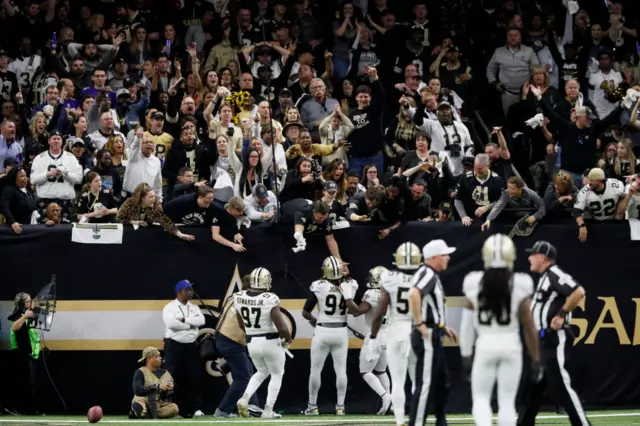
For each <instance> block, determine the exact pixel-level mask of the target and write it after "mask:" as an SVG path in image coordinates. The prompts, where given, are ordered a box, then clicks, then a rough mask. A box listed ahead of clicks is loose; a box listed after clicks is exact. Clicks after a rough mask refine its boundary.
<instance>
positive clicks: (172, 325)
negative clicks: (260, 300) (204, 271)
mask: <svg viewBox="0 0 640 426" xmlns="http://www.w3.org/2000/svg"><path fill="white" fill-rule="evenodd" d="M192 287H193V283H191V282H190V281H189V280H180V281H178V282H177V283H176V285H175V294H176V298H175V299H174V300H173V301H171V302H169V303H168V304H167V305H165V307H164V309H163V310H162V319H163V320H164V325H165V327H166V330H165V333H164V358H165V360H164V363H165V366H166V368H167V370H168V371H169V373H171V376H172V377H174V378H175V379H176V381H177V383H178V386H177V387H176V390H175V393H176V395H175V396H176V402H177V403H178V405H179V406H180V409H181V410H182V413H181V415H182V416H183V417H187V418H188V417H193V416H203V415H204V414H203V413H202V411H200V405H201V404H202V400H201V397H200V390H199V387H200V379H199V377H200V351H199V349H198V343H197V341H196V339H197V338H198V329H199V328H200V327H202V326H203V325H204V315H203V314H202V311H200V308H199V307H198V306H197V305H195V304H193V303H191V300H192V299H193V294H194V292H193V289H192Z"/></svg>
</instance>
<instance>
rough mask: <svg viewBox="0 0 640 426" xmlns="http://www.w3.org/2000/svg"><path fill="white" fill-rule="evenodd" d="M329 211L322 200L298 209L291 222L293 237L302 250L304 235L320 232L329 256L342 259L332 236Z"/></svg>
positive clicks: (331, 222)
mask: <svg viewBox="0 0 640 426" xmlns="http://www.w3.org/2000/svg"><path fill="white" fill-rule="evenodd" d="M330 211H331V210H330V208H329V206H328V205H327V203H325V202H324V201H322V200H318V201H316V202H314V203H313V204H312V205H309V206H305V207H303V208H301V209H300V210H298V211H297V212H296V214H295V219H294V222H293V223H294V225H293V227H294V234H293V237H294V238H295V239H296V242H297V248H299V249H302V250H303V249H304V248H305V247H306V245H307V243H306V240H305V238H304V235H314V234H322V235H324V237H325V241H326V242H327V248H328V249H329V252H330V253H331V256H333V257H335V258H337V259H340V260H342V257H340V249H339V247H338V242H337V241H336V239H335V237H334V236H333V221H332V220H331V218H330V217H329V213H330ZM343 263H344V262H343ZM345 265H346V264H345ZM345 268H346V266H345Z"/></svg>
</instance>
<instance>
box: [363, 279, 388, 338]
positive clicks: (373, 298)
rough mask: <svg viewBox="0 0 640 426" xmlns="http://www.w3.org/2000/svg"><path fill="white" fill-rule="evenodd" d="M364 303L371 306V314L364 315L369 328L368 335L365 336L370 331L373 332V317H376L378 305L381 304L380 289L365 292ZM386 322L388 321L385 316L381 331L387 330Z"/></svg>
mask: <svg viewBox="0 0 640 426" xmlns="http://www.w3.org/2000/svg"><path fill="white" fill-rule="evenodd" d="M362 301H363V302H367V303H368V304H369V305H371V309H369V312H367V313H366V314H364V323H365V325H366V326H367V333H366V334H365V335H368V334H369V331H371V325H372V324H373V317H375V316H376V309H377V308H378V303H380V289H379V288H370V289H369V290H367V291H365V292H364V294H363V295H362ZM386 322H387V320H386V315H385V317H384V318H383V319H382V327H381V329H380V330H382V329H383V328H385V326H386Z"/></svg>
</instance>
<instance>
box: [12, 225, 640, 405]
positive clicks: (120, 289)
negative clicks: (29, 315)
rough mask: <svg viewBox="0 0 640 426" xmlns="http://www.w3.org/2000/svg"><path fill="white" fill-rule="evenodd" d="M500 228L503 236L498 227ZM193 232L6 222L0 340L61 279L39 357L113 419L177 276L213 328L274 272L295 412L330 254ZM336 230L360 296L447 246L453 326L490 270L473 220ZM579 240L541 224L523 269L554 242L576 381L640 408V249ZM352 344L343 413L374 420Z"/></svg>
mask: <svg viewBox="0 0 640 426" xmlns="http://www.w3.org/2000/svg"><path fill="white" fill-rule="evenodd" d="M492 231H494V232H498V231H501V232H508V231H509V229H507V228H504V229H501V228H500V227H496V228H494V229H492ZM185 232H189V233H192V234H194V235H195V236H196V241H195V242H193V243H187V242H184V241H181V240H179V239H177V238H175V237H172V236H169V235H168V234H166V233H165V232H164V231H162V230H160V229H140V230H137V231H134V230H133V229H132V228H131V227H125V231H124V236H123V243H122V244H115V245H98V244H96V245H87V244H76V243H72V242H71V231H70V227H68V226H59V227H54V228H45V227H40V226H34V227H25V229H24V232H23V233H22V234H21V235H16V234H14V233H13V232H12V230H11V229H10V228H8V227H2V228H0V271H1V273H2V275H1V276H2V285H0V300H2V301H3V302H0V325H1V331H0V333H2V334H1V335H0V342H1V343H2V344H3V346H4V349H6V348H7V346H8V330H9V324H8V321H7V316H8V314H9V312H10V311H11V309H12V302H11V301H12V300H13V297H14V295H15V294H16V293H17V292H19V291H28V292H30V293H31V294H32V295H34V294H35V293H37V291H38V290H39V289H40V288H41V287H42V286H44V285H45V284H47V283H48V282H49V280H50V277H51V274H54V273H55V274H57V289H58V312H57V314H56V316H55V318H54V321H53V327H52V330H51V332H46V333H44V334H43V337H44V341H43V344H44V346H45V347H47V348H49V350H48V351H46V352H45V354H44V357H45V359H44V361H46V366H47V368H48V371H49V373H50V374H51V377H52V378H53V380H54V381H55V384H56V386H57V387H58V389H59V390H60V393H61V395H62V396H63V398H64V400H65V402H66V404H67V406H68V409H69V412H86V409H87V408H88V407H90V406H92V405H96V404H97V405H101V406H102V407H103V408H104V409H105V412H107V413H111V414H114V413H124V412H126V411H127V410H128V406H129V401H130V398H131V396H132V395H131V379H132V375H133V371H134V370H135V368H136V367H137V365H136V360H137V359H138V358H139V355H140V350H141V349H142V348H144V347H145V346H148V345H153V346H157V347H159V348H161V347H162V337H163V333H164V326H163V324H162V317H161V310H162V307H163V306H164V305H165V304H166V303H167V302H168V301H169V300H171V299H172V298H173V297H174V294H173V286H174V284H175V282H177V281H178V280H180V279H184V278H187V279H189V280H191V281H192V282H194V283H196V289H197V291H198V292H199V293H200V295H201V296H202V297H203V298H204V299H205V303H206V304H207V305H208V306H209V307H210V308H211V310H212V311H213V314H214V315H213V316H211V315H209V314H208V313H207V317H208V318H207V324H206V326H205V329H207V328H211V327H214V326H215V323H216V320H217V314H218V310H217V308H218V303H219V300H220V299H224V297H225V296H227V295H229V294H231V293H233V292H234V291H235V290H236V289H237V288H238V287H239V285H240V277H241V276H242V275H243V274H247V273H249V272H250V270H251V269H252V268H254V267H257V266H263V267H266V268H268V269H269V270H270V271H271V273H272V275H273V277H274V291H275V292H277V293H278V295H279V296H280V298H281V300H282V307H283V311H284V312H285V313H286V315H287V317H288V319H289V322H290V324H291V327H292V329H293V331H294V333H295V343H294V346H293V349H295V350H294V352H293V353H294V355H295V357H294V359H287V364H286V372H285V376H284V382H283V387H282V391H281V394H280V397H279V401H278V406H277V408H278V409H281V410H285V411H287V412H298V411H299V410H301V409H302V408H303V407H304V406H305V404H306V398H307V383H308V372H309V351H308V348H309V344H310V339H311V337H312V336H313V329H312V328H311V327H310V326H309V325H308V323H307V322H306V321H305V320H303V319H302V317H301V315H300V311H301V309H302V306H303V304H304V300H305V298H306V297H307V294H308V288H309V285H310V283H311V282H312V281H313V280H315V279H317V278H318V277H319V275H320V265H321V263H322V260H323V259H324V257H326V256H327V255H328V250H327V248H326V244H325V243H324V238H323V237H322V236H318V237H317V238H315V237H310V238H309V241H308V245H307V249H306V250H305V251H304V252H301V253H298V254H295V253H294V252H293V251H292V250H291V248H292V247H293V246H294V240H293V238H292V234H293V232H291V230H290V229H289V228H287V229H278V228H261V227H258V228H252V229H250V230H249V231H248V232H247V233H246V238H245V244H246V246H247V251H246V252H245V253H235V252H233V251H232V250H231V249H228V248H224V247H222V246H220V245H218V244H216V243H214V242H213V241H211V232H210V230H208V229H202V228H200V229H188V230H187V231H185ZM335 235H336V238H337V240H338V243H339V246H340V252H341V254H342V256H343V258H344V259H345V260H346V261H348V262H350V268H351V271H352V275H353V276H354V278H355V279H357V280H358V282H359V283H360V288H361V291H363V290H364V288H365V280H366V276H367V273H368V271H369V269H371V268H372V267H374V266H377V265H383V266H386V267H391V262H392V260H393V259H392V253H393V251H394V250H395V248H396V247H397V246H398V245H399V244H400V243H401V242H404V241H406V240H409V241H413V242H415V243H417V244H418V245H419V246H420V247H422V245H424V244H426V243H427V242H428V241H430V240H432V239H436V238H442V239H444V240H445V241H446V242H447V243H448V244H449V245H453V246H456V247H457V251H456V252H455V253H454V254H453V257H452V259H451V262H450V267H449V270H448V271H447V272H446V273H444V274H443V283H444V287H445V291H446V294H447V305H448V310H447V317H448V322H449V324H450V325H451V326H452V327H453V328H455V329H457V328H458V324H459V317H460V309H461V306H462V297H461V288H462V280H463V278H464V276H465V274H466V273H467V272H469V271H471V270H475V269H478V268H481V267H482V264H481V259H480V248H481V246H482V243H483V242H484V240H485V238H486V237H487V236H488V233H483V232H480V230H479V227H478V226H473V227H470V228H465V227H463V226H461V225H460V224H457V223H451V224H435V223H433V224H429V223H426V224H425V223H409V224H406V225H405V226H403V227H402V228H401V229H399V230H397V231H395V232H394V233H392V234H391V236H389V237H388V238H387V239H385V240H380V239H378V230H377V228H376V227H372V226H367V225H360V226H357V225H356V226H352V227H351V228H348V229H343V230H339V231H336V233H335ZM577 235H578V232H577V229H576V228H575V226H571V225H541V226H539V227H538V228H537V229H536V230H535V232H534V234H533V235H532V236H531V237H526V238H525V237H518V238H516V239H515V242H516V246H517V248H518V261H517V268H516V269H517V270H518V271H526V270H528V264H527V258H526V254H525V252H524V249H525V248H526V247H529V246H531V245H532V244H533V243H534V242H535V241H536V240H542V239H544V240H548V241H550V242H552V243H553V244H555V245H556V246H557V248H558V252H559V263H560V265H561V266H562V268H563V269H565V270H566V271H567V272H569V273H570V274H572V275H573V276H574V277H575V278H576V280H577V281H578V282H579V283H581V284H582V285H583V286H584V287H585V289H586V293H587V297H586V299H585V301H584V302H583V303H582V305H581V306H580V307H579V308H578V309H577V310H576V312H575V315H574V318H573V320H572V324H573V326H574V327H573V330H574V333H575V336H576V339H575V342H576V344H575V350H574V353H573V357H572V359H571V360H570V364H569V370H570V371H571V372H572V373H573V374H572V377H573V382H574V385H575V387H576V388H577V389H578V391H579V393H580V396H581V398H582V400H583V401H585V403H586V404H587V405H588V406H589V405H590V406H595V405H597V406H606V407H611V406H621V405H625V406H634V405H635V406H637V405H640V384H638V380H637V378H638V377H640V363H638V358H639V355H640V349H639V348H638V345H640V291H639V289H638V285H639V284H640V283H639V282H638V276H639V274H638V271H637V264H638V255H639V254H640V250H639V244H638V243H637V242H635V241H631V240H630V236H629V226H628V224H627V223H626V222H624V223H615V224H602V225H599V226H592V227H591V228H590V230H589V241H588V242H586V243H580V242H579V241H578V238H577ZM534 278H537V277H535V276H534ZM359 319H360V318H359ZM352 320H353V319H350V322H349V323H350V326H351V327H352V328H353V329H354V330H357V331H364V329H363V324H362V322H361V321H355V320H354V321H353V322H352ZM351 337H352V338H351V340H350V347H351V348H352V350H350V351H349V359H348V376H349V389H348V392H347V410H348V412H351V413H356V412H362V413H367V412H368V413H373V412H375V410H376V408H377V403H378V398H377V396H376V395H375V394H374V393H373V392H372V391H371V390H370V389H369V388H368V386H367V385H366V384H365V383H364V381H363V380H362V378H361V377H360V374H359V371H358V350H357V348H359V347H360V345H361V341H360V340H359V339H357V338H356V337H355V336H354V335H352V336H351ZM446 343H447V346H448V347H447V349H446V352H447V358H448V364H449V370H450V372H451V388H452V389H451V396H450V404H449V409H450V410H451V411H452V412H464V411H466V412H468V411H469V408H470V401H469V388H468V384H466V383H464V382H463V381H462V380H461V377H460V359H459V356H460V354H459V350H458V348H457V347H455V346H454V345H453V344H452V343H451V342H446ZM0 356H1V357H2V358H1V359H2V361H1V363H0V365H2V366H3V368H4V369H5V371H4V373H6V374H10V369H11V368H10V365H11V358H10V354H9V353H8V351H2V352H1V353H0ZM42 361H43V360H41V361H40V362H41V367H44V365H43V364H42ZM202 371H203V378H204V380H203V388H202V394H203V400H204V404H205V407H204V408H205V410H206V411H209V412H212V411H213V409H214V408H215V407H216V406H217V403H218V401H219V400H220V398H221V395H222V394H223V392H224V391H225V390H226V388H227V386H228V385H227V381H228V380H229V379H230V378H229V377H224V376H222V375H221V374H220V373H219V372H218V371H217V369H216V368H215V365H212V364H207V365H205V364H204V363H203V370H202ZM39 378H40V383H41V386H40V388H39V390H38V392H39V396H40V398H39V399H40V401H41V405H42V407H41V409H43V410H45V411H48V412H61V411H62V409H61V404H60V402H59V399H58V397H57V396H56V394H55V392H54V390H53V387H52V386H51V384H50V383H49V380H48V378H47V376H46V371H45V368H40V371H39ZM322 378H323V381H322V383H323V386H322V388H321V390H320V398H319V401H320V408H321V411H322V410H324V411H325V412H332V410H333V406H334V404H335V376H334V373H333V368H332V366H331V362H327V365H326V367H325V370H324V372H323V376H322ZM96 384H99V385H98V386H96ZM263 388H264V387H263ZM5 389H8V387H5ZM263 391H264V389H263ZM262 396H264V395H262Z"/></svg>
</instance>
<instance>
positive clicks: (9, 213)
mask: <svg viewBox="0 0 640 426" xmlns="http://www.w3.org/2000/svg"><path fill="white" fill-rule="evenodd" d="M28 184H29V177H28V176H27V173H26V172H25V171H24V169H23V168H22V167H15V168H13V169H11V171H10V172H9V173H8V174H7V176H6V180H5V182H4V187H3V188H1V189H0V191H1V193H2V196H1V197H0V213H2V214H3V215H4V218H5V221H6V223H7V225H9V226H11V228H12V229H13V231H14V232H15V233H16V234H20V233H21V232H22V225H23V224H30V223H31V216H32V215H33V212H34V211H36V210H37V208H38V205H37V203H36V197H35V195H34V194H32V193H31V192H30V191H29V189H28Z"/></svg>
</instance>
